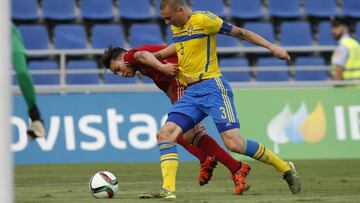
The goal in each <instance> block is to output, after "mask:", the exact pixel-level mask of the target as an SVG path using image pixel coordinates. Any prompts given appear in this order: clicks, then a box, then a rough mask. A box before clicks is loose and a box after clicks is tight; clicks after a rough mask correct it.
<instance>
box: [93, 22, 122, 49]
mask: <svg viewBox="0 0 360 203" xmlns="http://www.w3.org/2000/svg"><path fill="white" fill-rule="evenodd" d="M110 44H112V45H113V46H118V47H124V30H123V28H122V26H121V25H115V24H113V25H111V24H95V25H94V26H93V27H92V46H93V48H95V49H103V48H106V47H108V46H109V45H110Z"/></svg>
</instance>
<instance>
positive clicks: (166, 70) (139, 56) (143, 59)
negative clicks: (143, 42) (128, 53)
mask: <svg viewBox="0 0 360 203" xmlns="http://www.w3.org/2000/svg"><path fill="white" fill-rule="evenodd" d="M134 58H135V60H136V61H137V62H139V63H141V64H143V65H145V66H148V67H152V68H154V69H156V70H158V71H160V72H161V73H163V74H165V75H168V76H175V75H176V74H177V73H178V72H179V68H178V66H177V65H176V64H170V63H166V64H163V63H161V62H160V61H159V60H158V59H157V58H156V57H155V56H154V55H153V54H152V53H150V52H148V51H137V52H135V53H134Z"/></svg>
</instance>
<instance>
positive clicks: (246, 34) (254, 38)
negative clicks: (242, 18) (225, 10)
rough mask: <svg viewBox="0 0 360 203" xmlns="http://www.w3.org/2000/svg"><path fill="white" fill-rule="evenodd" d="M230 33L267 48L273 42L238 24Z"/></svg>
mask: <svg viewBox="0 0 360 203" xmlns="http://www.w3.org/2000/svg"><path fill="white" fill-rule="evenodd" d="M230 35H231V36H234V37H238V38H240V39H242V40H246V41H248V42H251V43H253V44H256V45H259V46H262V47H264V48H267V49H269V45H270V44H271V42H269V41H267V40H266V39H264V38H263V37H261V36H260V35H258V34H256V33H254V32H251V31H250V30H247V29H244V28H240V27H236V26H234V27H233V28H232V29H231V32H230Z"/></svg>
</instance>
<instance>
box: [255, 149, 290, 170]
mask: <svg viewBox="0 0 360 203" xmlns="http://www.w3.org/2000/svg"><path fill="white" fill-rule="evenodd" d="M253 158H254V159H257V160H259V161H262V162H264V163H267V164H270V165H273V166H274V167H275V168H276V169H277V170H278V171H280V172H281V173H284V172H286V171H288V170H290V166H289V164H288V163H287V162H286V161H284V160H282V159H281V158H280V157H278V156H277V155H276V154H274V153H272V152H271V151H270V150H269V149H267V148H266V147H264V145H262V144H260V143H259V149H258V150H257V152H256V153H255V155H254V156H253Z"/></svg>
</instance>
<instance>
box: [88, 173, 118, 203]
mask: <svg viewBox="0 0 360 203" xmlns="http://www.w3.org/2000/svg"><path fill="white" fill-rule="evenodd" d="M89 189H90V193H91V194H92V195H93V196H94V197H96V198H112V197H114V196H115V195H116V193H117V191H118V180H117V178H116V177H115V176H114V174H112V173H110V172H108V171H99V172H97V173H95V175H93V176H92V177H91V179H90V182H89Z"/></svg>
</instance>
